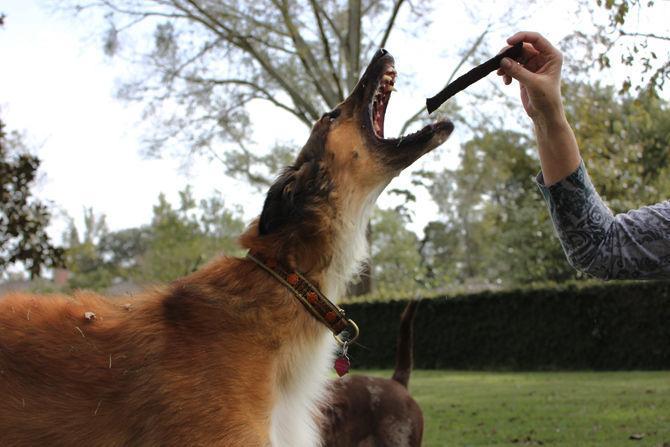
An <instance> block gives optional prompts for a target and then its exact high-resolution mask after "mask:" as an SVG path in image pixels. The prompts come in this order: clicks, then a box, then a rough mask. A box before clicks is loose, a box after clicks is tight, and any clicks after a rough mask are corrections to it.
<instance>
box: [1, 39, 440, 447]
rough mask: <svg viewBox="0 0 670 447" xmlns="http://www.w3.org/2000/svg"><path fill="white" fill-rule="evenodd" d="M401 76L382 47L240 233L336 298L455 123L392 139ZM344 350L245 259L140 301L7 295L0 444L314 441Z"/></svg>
mask: <svg viewBox="0 0 670 447" xmlns="http://www.w3.org/2000/svg"><path fill="white" fill-rule="evenodd" d="M395 76H396V72H395V69H394V67H393V58H392V57H391V55H390V54H388V52H386V51H384V50H379V51H378V52H377V53H376V54H375V56H374V57H373V59H372V61H371V62H370V65H369V66H368V67H367V69H366V71H365V73H364V74H363V76H362V77H361V79H360V81H359V82H358V84H357V85H356V87H355V88H354V90H353V91H352V93H351V95H350V96H349V97H348V98H347V99H346V100H345V101H344V102H342V103H341V104H339V105H338V106H337V107H336V108H335V109H334V110H332V111H331V112H329V113H326V114H324V115H323V117H322V118H321V119H319V120H318V121H317V122H316V124H315V125H314V127H313V128H312V132H311V135H310V137H309V139H308V141H307V143H306V144H305V146H304V147H303V149H302V150H301V152H300V153H299V155H298V157H297V159H296V160H295V162H294V163H293V165H291V166H289V167H288V168H286V169H285V170H284V172H283V173H282V174H281V175H280V177H279V178H278V179H277V180H276V182H275V183H274V184H273V185H272V186H271V187H270V189H269V191H268V194H267V198H266V200H265V203H264V206H263V210H262V213H261V215H260V217H259V218H258V219H256V220H255V221H254V222H253V223H252V224H251V225H250V226H249V228H248V229H247V230H246V232H245V233H244V234H243V235H242V236H241V238H240V242H241V245H242V246H243V247H245V248H247V249H249V250H250V251H251V252H253V253H255V254H258V255H259V257H260V256H262V257H263V258H264V259H275V260H276V261H277V262H278V263H279V264H280V265H282V266H283V267H284V269H285V270H287V271H298V272H302V274H303V275H304V277H306V278H307V279H308V280H309V281H310V282H311V283H312V284H314V285H315V286H317V287H318V288H319V289H320V290H321V292H323V294H325V295H326V296H328V297H330V298H331V299H332V300H334V301H337V300H339V299H340V298H341V297H342V295H343V294H344V292H345V288H346V284H347V282H348V281H349V280H350V279H351V278H352V276H353V275H355V274H356V273H357V271H358V269H359V266H360V262H361V260H362V259H363V258H364V257H365V256H366V254H367V244H366V227H367V224H368V221H369V219H370V214H371V212H372V210H373V207H374V203H375V201H376V199H377V197H378V196H379V194H380V193H381V192H382V190H383V189H384V188H385V187H386V185H387V184H388V183H389V182H390V181H391V179H392V178H393V177H394V176H396V175H397V174H398V173H400V171H401V170H402V169H404V168H405V167H407V166H409V165H410V164H412V163H413V162H414V161H415V160H417V159H418V158H419V157H421V156H422V155H423V154H425V153H427V152H428V151H430V150H432V149H433V148H435V147H437V146H439V145H440V144H441V143H443V142H444V141H445V140H446V139H447V138H448V136H449V134H450V133H451V131H452V129H453V125H452V124H451V123H450V122H448V121H441V122H437V123H435V124H431V125H428V126H426V127H424V128H423V129H422V130H420V131H418V132H416V133H414V134H412V135H408V136H405V137H401V138H392V139H387V138H384V114H385V111H386V106H387V104H388V100H389V97H390V95H391V91H392V87H393V84H394V82H395ZM334 344H335V343H334V339H333V337H332V335H331V334H330V333H329V331H328V329H327V328H326V327H325V326H324V325H323V324H322V323H321V322H320V321H318V320H317V319H316V318H314V317H313V316H312V315H311V314H310V313H309V312H308V311H307V310H306V309H305V307H303V305H302V304H301V302H299V301H298V300H297V299H296V297H295V296H294V295H293V294H292V292H291V291H289V289H288V288H287V287H285V285H284V284H282V283H280V282H279V281H278V280H276V279H275V278H273V277H272V276H271V275H270V274H269V273H268V272H266V271H264V270H263V269H262V268H260V267H259V265H257V264H256V263H255V262H253V261H252V260H250V259H249V258H231V257H223V258H220V259H216V260H214V261H212V262H211V263H209V264H208V265H206V266H205V267H204V268H202V269H200V270H198V271H196V272H194V273H193V274H190V275H188V276H186V277H184V278H181V279H178V280H176V281H174V282H173V283H171V284H169V285H167V286H165V287H163V288H160V289H157V290H155V291H152V292H148V293H145V294H143V295H141V296H139V297H137V298H136V299H135V300H134V301H133V302H132V303H131V305H123V303H119V302H118V301H114V300H108V299H106V298H104V297H101V296H99V295H96V294H94V293H89V292H79V293H75V294H74V296H71V297H70V296H64V295H51V296H37V295H30V294H10V295H8V296H6V297H3V298H0V445H1V446H3V447H5V446H75V445H78V446H172V445H174V446H225V447H236V446H240V447H256V446H258V447H262V446H268V445H270V446H274V447H314V446H317V445H319V443H320V430H319V427H318V423H317V420H316V415H317V411H318V406H319V401H320V399H321V398H322V396H323V394H324V392H325V388H326V383H327V380H328V371H329V369H330V368H331V367H332V359H333V350H334Z"/></svg>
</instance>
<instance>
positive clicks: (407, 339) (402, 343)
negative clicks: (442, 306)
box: [391, 299, 420, 388]
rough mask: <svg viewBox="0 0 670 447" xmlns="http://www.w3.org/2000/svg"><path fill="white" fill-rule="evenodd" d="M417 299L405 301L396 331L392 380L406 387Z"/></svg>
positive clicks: (410, 364) (410, 363)
mask: <svg viewBox="0 0 670 447" xmlns="http://www.w3.org/2000/svg"><path fill="white" fill-rule="evenodd" d="M419 301H420V300H417V299H414V300H412V301H410V302H409V303H407V306H406V307H405V310H404V311H403V313H402V317H401V318H400V331H398V346H397V348H396V353H395V371H394V372H393V377H391V379H392V380H395V381H396V382H398V383H399V384H400V385H402V386H404V387H405V388H407V385H408V384H409V375H410V373H411V372H412V364H413V363H414V356H413V353H412V351H413V350H414V334H413V332H414V315H415V314H416V308H417V307H418V306H419Z"/></svg>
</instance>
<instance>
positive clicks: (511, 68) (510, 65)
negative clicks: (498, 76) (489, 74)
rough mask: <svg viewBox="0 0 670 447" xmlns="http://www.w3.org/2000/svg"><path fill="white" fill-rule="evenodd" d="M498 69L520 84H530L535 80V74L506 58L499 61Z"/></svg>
mask: <svg viewBox="0 0 670 447" xmlns="http://www.w3.org/2000/svg"><path fill="white" fill-rule="evenodd" d="M500 67H501V68H502V69H503V71H504V72H505V74H507V75H508V76H511V77H513V78H514V79H516V80H517V81H519V82H520V83H522V84H526V85H527V84H530V83H532V82H533V80H534V78H535V74H534V73H532V72H530V71H528V70H526V69H525V68H524V67H523V65H521V64H515V63H514V62H513V61H512V59H510V58H508V57H506V58H503V60H502V61H500Z"/></svg>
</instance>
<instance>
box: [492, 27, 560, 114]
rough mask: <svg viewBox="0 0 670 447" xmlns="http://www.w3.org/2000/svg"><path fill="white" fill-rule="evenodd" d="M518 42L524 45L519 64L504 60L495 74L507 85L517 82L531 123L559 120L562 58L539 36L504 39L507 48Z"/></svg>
mask: <svg viewBox="0 0 670 447" xmlns="http://www.w3.org/2000/svg"><path fill="white" fill-rule="evenodd" d="M518 42H523V51H522V53H521V57H520V58H519V60H520V61H521V62H519V63H517V62H515V61H513V60H511V59H509V58H505V59H503V60H502V62H501V64H500V69H499V70H498V72H497V74H498V75H499V76H502V78H503V82H504V83H505V84H506V85H509V84H511V82H512V79H516V80H517V81H519V86H520V89H521V92H520V93H521V103H522V104H523V108H524V109H525V110H526V113H527V114H528V116H529V117H530V118H531V119H532V120H533V121H534V122H536V123H537V121H538V120H555V119H557V118H560V117H562V116H563V104H562V103H561V66H562V65H563V55H562V54H561V52H560V51H558V50H557V49H556V48H554V46H553V45H552V44H551V43H550V42H549V41H548V40H547V39H546V38H544V37H543V36H542V35H541V34H539V33H535V32H528V31H524V32H519V33H516V34H514V35H513V36H512V37H510V38H508V39H507V43H508V44H509V46H512V45H514V44H516V43H518ZM509 46H507V47H505V48H503V50H502V51H504V50H506V49H507V48H509Z"/></svg>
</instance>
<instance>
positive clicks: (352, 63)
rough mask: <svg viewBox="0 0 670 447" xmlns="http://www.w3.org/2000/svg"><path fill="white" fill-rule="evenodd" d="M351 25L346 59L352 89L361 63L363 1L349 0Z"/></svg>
mask: <svg viewBox="0 0 670 447" xmlns="http://www.w3.org/2000/svg"><path fill="white" fill-rule="evenodd" d="M348 23H349V25H348V28H347V45H346V49H347V51H346V56H347V57H346V60H347V62H348V64H347V65H348V66H347V68H348V70H347V87H348V90H349V91H352V90H353V89H354V87H355V86H356V82H358V72H359V71H360V63H361V1H360V0H349V22H348Z"/></svg>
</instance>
